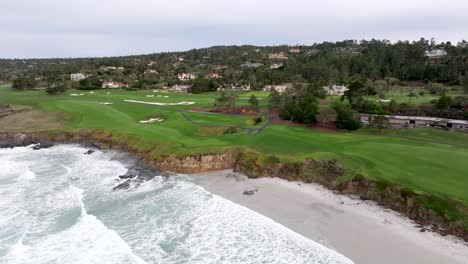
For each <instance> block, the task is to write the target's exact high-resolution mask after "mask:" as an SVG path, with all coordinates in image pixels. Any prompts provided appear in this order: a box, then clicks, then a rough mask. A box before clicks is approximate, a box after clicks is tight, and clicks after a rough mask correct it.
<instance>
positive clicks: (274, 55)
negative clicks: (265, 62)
mask: <svg viewBox="0 0 468 264" xmlns="http://www.w3.org/2000/svg"><path fill="white" fill-rule="evenodd" d="M268 58H269V59H270V60H287V59H288V56H286V55H285V54H284V52H278V53H271V54H268Z"/></svg>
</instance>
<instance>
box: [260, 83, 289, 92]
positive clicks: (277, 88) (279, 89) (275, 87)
mask: <svg viewBox="0 0 468 264" xmlns="http://www.w3.org/2000/svg"><path fill="white" fill-rule="evenodd" d="M289 89H291V87H289V86H287V85H267V86H265V87H263V89H262V90H263V91H265V92H271V91H273V90H275V91H277V92H278V93H284V92H286V91H287V90H289Z"/></svg>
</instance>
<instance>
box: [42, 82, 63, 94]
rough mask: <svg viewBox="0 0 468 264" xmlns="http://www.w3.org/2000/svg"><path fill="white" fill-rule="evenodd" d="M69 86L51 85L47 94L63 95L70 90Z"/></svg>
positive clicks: (61, 84) (47, 89)
mask: <svg viewBox="0 0 468 264" xmlns="http://www.w3.org/2000/svg"><path fill="white" fill-rule="evenodd" d="M68 88H69V87H68V85H66V84H63V83H59V84H56V83H54V84H52V85H49V86H47V88H46V90H45V92H46V93H47V94H49V95H55V94H58V93H63V92H65V91H66V90H67V89H68Z"/></svg>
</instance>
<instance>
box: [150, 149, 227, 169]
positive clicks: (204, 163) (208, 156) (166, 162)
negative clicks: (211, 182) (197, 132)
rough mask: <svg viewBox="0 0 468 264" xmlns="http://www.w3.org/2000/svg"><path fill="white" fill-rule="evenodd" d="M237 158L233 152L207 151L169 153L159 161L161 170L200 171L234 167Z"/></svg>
mask: <svg viewBox="0 0 468 264" xmlns="http://www.w3.org/2000/svg"><path fill="white" fill-rule="evenodd" d="M235 162H236V158H235V156H234V155H233V154H231V153H228V152H226V153H205V154H197V155H190V156H182V157H181V156H176V155H168V156H163V157H162V158H161V162H158V163H157V166H158V167H159V169H160V170H163V171H172V172H177V173H187V174H191V173H200V172H207V171H216V170H226V169H232V168H233V167H234V164H235Z"/></svg>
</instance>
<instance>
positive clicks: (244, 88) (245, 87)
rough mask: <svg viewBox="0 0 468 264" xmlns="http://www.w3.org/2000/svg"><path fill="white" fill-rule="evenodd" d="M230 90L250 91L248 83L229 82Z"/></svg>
mask: <svg viewBox="0 0 468 264" xmlns="http://www.w3.org/2000/svg"><path fill="white" fill-rule="evenodd" d="M231 90H233V91H236V92H240V91H250V84H231Z"/></svg>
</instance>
